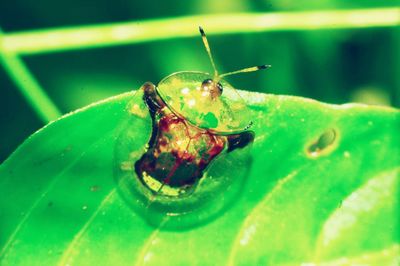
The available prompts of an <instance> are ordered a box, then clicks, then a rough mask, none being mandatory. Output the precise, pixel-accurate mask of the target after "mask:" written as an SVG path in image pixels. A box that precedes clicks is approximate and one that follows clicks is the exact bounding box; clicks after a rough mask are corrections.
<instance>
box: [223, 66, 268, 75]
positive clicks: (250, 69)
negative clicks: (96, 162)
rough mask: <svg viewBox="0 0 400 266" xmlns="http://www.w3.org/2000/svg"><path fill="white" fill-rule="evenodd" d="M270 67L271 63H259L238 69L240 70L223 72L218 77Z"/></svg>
mask: <svg viewBox="0 0 400 266" xmlns="http://www.w3.org/2000/svg"><path fill="white" fill-rule="evenodd" d="M270 67H271V65H261V66H254V67H248V68H243V69H240V70H236V71H232V72H228V73H224V74H222V75H219V77H220V78H222V77H226V76H230V75H235V74H239V73H246V72H254V71H258V70H261V69H267V68H270Z"/></svg>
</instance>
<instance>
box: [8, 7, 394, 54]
mask: <svg viewBox="0 0 400 266" xmlns="http://www.w3.org/2000/svg"><path fill="white" fill-rule="evenodd" d="M399 14H400V8H398V7H393V8H375V9H354V10H335V11H312V12H291V13H289V12H277V13H239V14H216V15H198V16H187V17H178V18H166V19H153V20H146V21H136V22H126V23H114V24H103V25H94V26H79V27H70V28H62V29H49V30H34V31H30V32H20V33H10V34H7V35H5V36H3V50H5V51H7V52H14V53H22V54H34V53H46V52H53V51H63V50H72V49H83V48H93V47H102V46H111V45H119V44H127V43H140V42H148V41H154V40H161V39H171V38H177V37H190V36H195V35H198V32H197V27H198V26H199V25H201V26H203V27H204V28H205V29H206V30H207V31H208V32H210V33H212V34H227V33H240V32H245V33H248V32H265V31H284V30H290V31H295V30H320V29H341V28H343V29H349V28H367V27H392V26H398V25H399V24H400V15H399Z"/></svg>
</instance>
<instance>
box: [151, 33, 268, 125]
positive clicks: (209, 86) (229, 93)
mask: <svg viewBox="0 0 400 266" xmlns="http://www.w3.org/2000/svg"><path fill="white" fill-rule="evenodd" d="M199 30H200V34H201V37H202V40H203V43H204V46H205V48H206V51H207V54H208V56H209V58H210V62H211V65H212V67H213V70H214V73H213V74H212V75H211V74H208V73H204V72H195V71H183V72H178V73H174V74H171V75H169V76H167V77H166V78H164V79H163V80H162V81H161V82H160V83H159V84H158V86H157V93H158V94H159V95H160V97H161V98H162V99H163V101H164V102H165V103H166V105H167V106H168V107H169V108H171V110H173V111H174V112H175V113H176V114H177V115H179V116H181V117H183V118H185V119H187V120H188V121H189V122H191V123H192V124H194V125H196V126H198V127H200V128H205V129H207V130H211V131H215V132H219V133H232V132H241V131H244V130H247V129H248V128H249V125H251V124H252V122H251V115H250V112H249V110H248V108H247V105H246V103H245V101H244V100H243V97H242V96H241V92H239V91H238V90H236V89H235V88H234V87H232V86H231V85H230V84H229V83H228V82H226V81H225V80H224V77H226V76H230V75H234V74H238V73H244V72H253V71H257V70H260V69H266V68H268V67H269V65H261V66H254V67H249V68H244V69H241V70H237V71H232V72H228V73H224V74H219V73H218V71H217V68H216V66H215V63H214V59H213V57H212V54H211V49H210V45H209V44H208V41H207V37H206V34H205V32H204V30H203V29H202V28H201V27H199Z"/></svg>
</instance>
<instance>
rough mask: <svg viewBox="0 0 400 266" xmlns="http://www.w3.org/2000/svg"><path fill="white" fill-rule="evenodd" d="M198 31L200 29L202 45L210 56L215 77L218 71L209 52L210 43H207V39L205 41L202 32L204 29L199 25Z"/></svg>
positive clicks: (204, 35)
mask: <svg viewBox="0 0 400 266" xmlns="http://www.w3.org/2000/svg"><path fill="white" fill-rule="evenodd" d="M199 31H200V34H201V39H202V40H203V43H204V46H205V48H206V51H207V54H208V57H209V58H210V61H211V64H212V67H213V69H214V76H215V78H216V77H218V71H217V68H216V67H215V63H214V59H213V57H212V54H211V49H210V45H209V44H208V41H207V36H206V33H205V32H204V30H203V28H202V27H201V26H199Z"/></svg>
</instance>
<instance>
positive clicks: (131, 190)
mask: <svg viewBox="0 0 400 266" xmlns="http://www.w3.org/2000/svg"><path fill="white" fill-rule="evenodd" d="M144 96H145V95H144V93H143V87H142V89H140V90H138V91H137V92H136V94H135V95H134V96H133V97H132V100H131V101H130V102H129V104H128V106H127V114H126V119H125V122H124V123H122V124H121V126H120V128H119V129H117V130H118V131H120V135H119V137H118V139H117V140H116V146H115V154H114V176H115V179H116V182H117V187H118V191H119V194H120V195H121V196H122V198H124V199H125V201H126V202H127V203H128V204H129V205H130V206H131V207H132V209H133V210H134V211H135V213H137V214H139V215H141V216H142V217H143V218H144V219H145V220H146V221H147V222H149V223H150V224H152V225H154V226H156V227H158V226H159V225H160V224H163V227H165V228H179V229H181V228H185V227H192V226H195V225H196V224H201V223H204V222H205V221H208V220H212V219H213V218H215V217H217V216H218V215H219V214H220V213H221V212H223V211H225V210H226V209H228V208H229V207H230V206H232V205H234V203H235V201H236V200H237V199H238V197H239V195H240V193H241V190H242V188H243V186H244V183H245V180H246V179H245V177H246V176H247V174H248V171H249V169H250V167H249V165H250V163H251V158H250V154H249V149H250V145H248V146H246V147H244V148H240V149H237V150H234V151H231V152H227V151H226V150H225V151H223V152H222V153H221V154H220V155H219V156H217V158H216V159H215V160H213V162H212V163H211V164H210V165H209V167H208V168H207V169H206V171H205V174H204V176H203V177H202V178H201V179H200V180H199V182H198V184H196V187H195V189H194V191H193V193H190V194H188V195H187V196H176V197H168V196H163V195H158V194H157V193H154V192H152V191H150V190H149V189H148V188H147V187H145V186H144V185H143V183H142V182H141V181H140V179H139V177H138V175H137V173H136V172H135V163H136V162H137V161H138V160H139V159H140V158H141V156H142V155H143V154H144V153H145V152H146V150H148V148H149V146H148V141H149V138H150V136H151V133H152V119H151V117H150V114H149V109H148V107H147V106H146V104H145V102H144ZM199 152H200V151H199ZM166 221H168V222H166Z"/></svg>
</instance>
